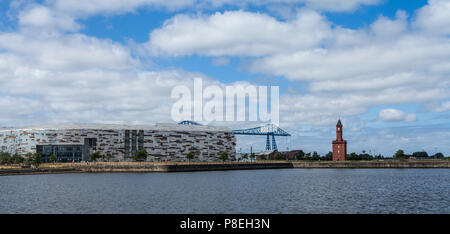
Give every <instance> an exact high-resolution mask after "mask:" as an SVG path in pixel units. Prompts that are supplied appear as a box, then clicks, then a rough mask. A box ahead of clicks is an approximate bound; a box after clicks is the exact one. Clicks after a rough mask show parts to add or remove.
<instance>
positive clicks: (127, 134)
mask: <svg viewBox="0 0 450 234" xmlns="http://www.w3.org/2000/svg"><path fill="white" fill-rule="evenodd" d="M129 156H130V130H125V157H129Z"/></svg>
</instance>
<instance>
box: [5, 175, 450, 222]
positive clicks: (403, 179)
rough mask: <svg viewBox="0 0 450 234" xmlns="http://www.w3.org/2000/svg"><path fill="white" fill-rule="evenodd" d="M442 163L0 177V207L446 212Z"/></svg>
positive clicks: (448, 190)
mask: <svg viewBox="0 0 450 234" xmlns="http://www.w3.org/2000/svg"><path fill="white" fill-rule="evenodd" d="M449 195H450V170H448V169H281V170H246V171H213V172H186V173H147V174H144V173H142V174H139V173H104V174H52V175H20V176H0V213H275V214H277V213H450V196H449Z"/></svg>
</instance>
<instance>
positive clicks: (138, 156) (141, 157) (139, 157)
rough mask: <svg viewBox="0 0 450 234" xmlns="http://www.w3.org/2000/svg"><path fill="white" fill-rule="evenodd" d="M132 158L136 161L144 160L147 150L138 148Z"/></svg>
mask: <svg viewBox="0 0 450 234" xmlns="http://www.w3.org/2000/svg"><path fill="white" fill-rule="evenodd" d="M134 160H136V161H141V162H142V161H146V160H147V151H145V150H138V151H137V152H136V155H135V156H134Z"/></svg>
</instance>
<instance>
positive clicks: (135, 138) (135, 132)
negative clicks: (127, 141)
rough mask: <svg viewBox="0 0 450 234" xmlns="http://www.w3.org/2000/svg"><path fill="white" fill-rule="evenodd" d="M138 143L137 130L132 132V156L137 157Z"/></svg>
mask: <svg viewBox="0 0 450 234" xmlns="http://www.w3.org/2000/svg"><path fill="white" fill-rule="evenodd" d="M136 143H137V131H136V130H132V131H131V155H132V156H135V155H136V152H137V150H136Z"/></svg>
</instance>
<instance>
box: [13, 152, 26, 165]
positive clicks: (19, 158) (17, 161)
mask: <svg viewBox="0 0 450 234" xmlns="http://www.w3.org/2000/svg"><path fill="white" fill-rule="evenodd" d="M24 161H25V159H24V158H23V157H22V156H21V155H19V154H14V155H13V156H12V157H11V162H12V163H14V164H20V163H23V162H24Z"/></svg>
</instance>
